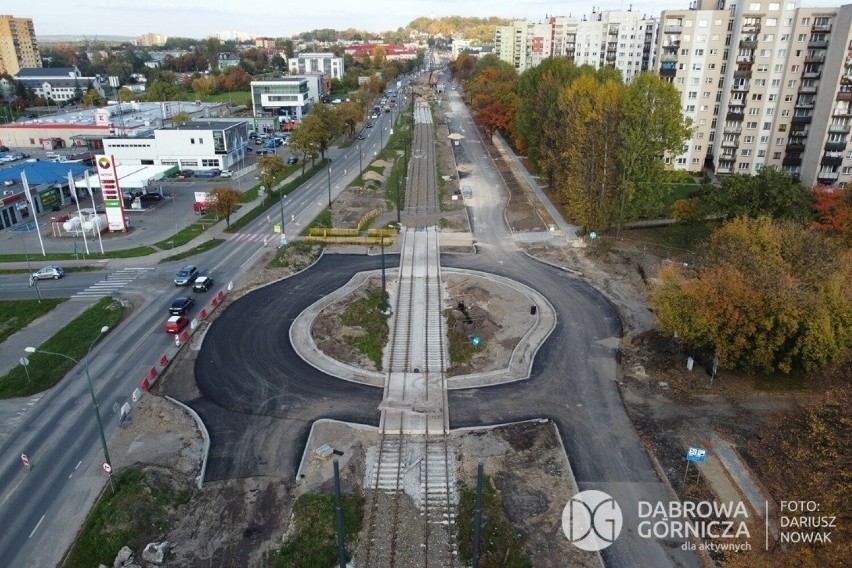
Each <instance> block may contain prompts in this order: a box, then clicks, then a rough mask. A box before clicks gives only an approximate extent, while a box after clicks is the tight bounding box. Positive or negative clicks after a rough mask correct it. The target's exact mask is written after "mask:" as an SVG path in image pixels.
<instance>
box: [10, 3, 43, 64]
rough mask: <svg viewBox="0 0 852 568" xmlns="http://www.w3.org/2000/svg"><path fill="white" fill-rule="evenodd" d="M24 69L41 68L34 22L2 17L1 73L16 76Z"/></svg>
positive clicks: (28, 19) (26, 19) (27, 19)
mask: <svg viewBox="0 0 852 568" xmlns="http://www.w3.org/2000/svg"><path fill="white" fill-rule="evenodd" d="M22 67H41V54H40V53H39V51H38V43H37V42H36V37H35V28H34V27H33V21H32V20H31V19H30V18H16V17H14V16H2V15H0V73H8V74H9V75H15V74H17V73H18V70H19V69H21V68H22Z"/></svg>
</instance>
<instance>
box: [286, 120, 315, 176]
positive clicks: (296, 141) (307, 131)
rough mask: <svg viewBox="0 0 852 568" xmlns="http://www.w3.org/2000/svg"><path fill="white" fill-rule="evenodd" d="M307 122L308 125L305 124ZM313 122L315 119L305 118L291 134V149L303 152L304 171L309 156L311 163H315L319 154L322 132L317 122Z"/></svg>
mask: <svg viewBox="0 0 852 568" xmlns="http://www.w3.org/2000/svg"><path fill="white" fill-rule="evenodd" d="M309 116H310V115H309ZM307 118H308V117H306V119H307ZM306 122H307V125H306V124H305V123H306ZM313 122H314V121H309V120H303V121H302V123H301V124H299V125H298V126H297V127H296V129H295V130H293V134H292V135H291V136H290V142H289V146H290V150H291V151H293V152H298V153H299V154H301V160H302V173H304V171H305V166H306V163H307V160H308V158H309V157H310V159H311V164H312V165H313V162H314V160H316V156H317V148H318V147H319V135H320V132H319V129H318V128H317V127H316V124H312V123H313Z"/></svg>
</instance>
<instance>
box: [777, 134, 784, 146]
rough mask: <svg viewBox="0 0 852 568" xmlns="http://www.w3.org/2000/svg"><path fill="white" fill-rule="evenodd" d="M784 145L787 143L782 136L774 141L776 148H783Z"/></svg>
mask: <svg viewBox="0 0 852 568" xmlns="http://www.w3.org/2000/svg"><path fill="white" fill-rule="evenodd" d="M786 143H787V139H786V138H785V137H783V136H781V137H780V138H776V139H775V145H776V146H783V145H784V144H786Z"/></svg>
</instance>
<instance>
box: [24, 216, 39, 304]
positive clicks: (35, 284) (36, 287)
mask: <svg viewBox="0 0 852 568" xmlns="http://www.w3.org/2000/svg"><path fill="white" fill-rule="evenodd" d="M33 217H35V212H33ZM36 223H38V221H36ZM21 246H22V247H24V256H25V257H26V258H27V268H28V269H29V271H30V284H31V285H32V286H35V289H36V296H37V297H38V303H39V304H40V303H41V291H40V290H39V289H38V278H33V265H32V264H30V255H29V253H28V252H27V245H26V244H24V235H21Z"/></svg>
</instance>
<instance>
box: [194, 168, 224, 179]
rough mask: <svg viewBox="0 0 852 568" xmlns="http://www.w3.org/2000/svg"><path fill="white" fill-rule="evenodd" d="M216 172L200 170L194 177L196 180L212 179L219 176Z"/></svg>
mask: <svg viewBox="0 0 852 568" xmlns="http://www.w3.org/2000/svg"><path fill="white" fill-rule="evenodd" d="M219 173H220V172H219V171H218V170H201V171H200V172H196V174H195V177H197V178H212V177H218V176H219Z"/></svg>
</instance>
